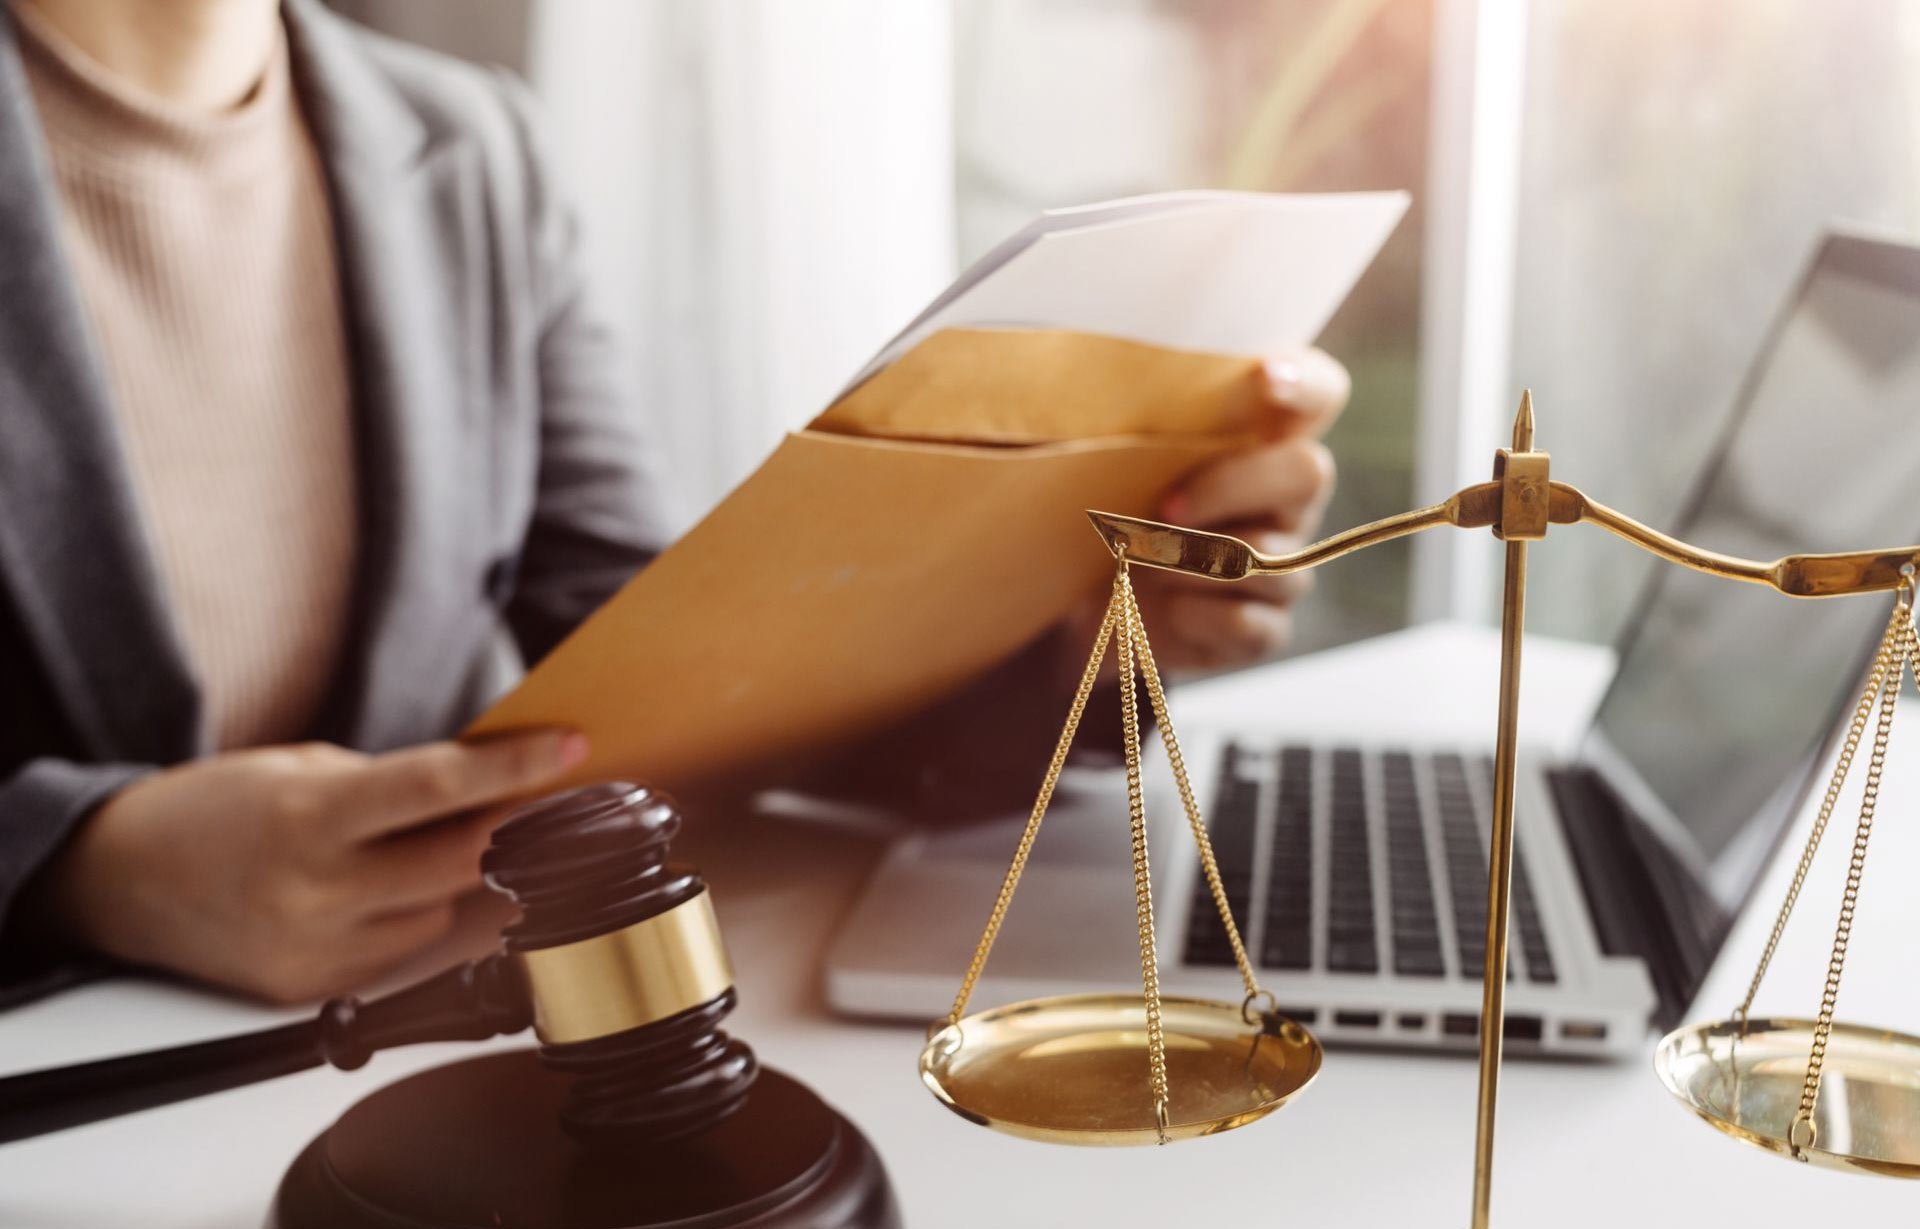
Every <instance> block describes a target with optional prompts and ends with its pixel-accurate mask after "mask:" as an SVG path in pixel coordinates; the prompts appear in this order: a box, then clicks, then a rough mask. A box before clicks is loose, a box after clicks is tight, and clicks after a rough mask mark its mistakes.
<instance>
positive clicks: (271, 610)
mask: <svg viewBox="0 0 1920 1229" xmlns="http://www.w3.org/2000/svg"><path fill="white" fill-rule="evenodd" d="M14 14H15V18H16V24H17V25H18V26H19V28H20V32H21V38H20V40H19V41H20V47H21V54H22V58H23V61H24V63H25V67H26V74H27V80H28V82H29V84H30V86H31V88H32V92H33V98H34V103H35V107H36V109H37V110H38V112H39V116H40V121H41V125H42V128H43V131H44V133H45V136H46V142H47V147H48V150H49V153H50V155H51V160H52V166H53V172H54V180H55V183H56V185H57V187H58V191H59V198H60V200H59V205H60V213H61V220H62V238H63V241H64V244H65V248H66V255H67V257H68V259H69V263H70V266H71V268H72V270H73V274H74V278H75V282H76V285H77V286H78V289H79V292H80V299H81V302H82V303H83V305H84V307H85V309H86V312H87V315H88V317H89V319H90V321H91V324H92V326H93V330H94V337H95V341H96V343H97V350H98V353H99V356H100V358H101V360H102V361H103V363H104V365H105V368H106V372H107V376H108V384H109V387H110V390H111V393H112V396H113V402H114V413H115V418H116V425H117V427H118V432H119V438H120V440H121V442H122V446H123V450H124V452H125V454H126V458H127V460H128V462H129V465H130V468H131V471H132V477H133V485H134V488H135V491H136V492H137V495H138V504H139V507H140V510H141V514H142V517H143V520H144V523H145V528H146V531H147V538H148V541H149V543H150V544H151V547H152V553H153V557H154V559H155V562H156V563H157V565H158V572H159V574H160V577H161V579H162V581H163V582H164V584H165V586H166V591H167V594H168V597H169V600H170V605H171V608H172V611H173V613H174V617H175V623H176V626H177V628H178V631H179V633H180V637H181V639H182V641H183V645H184V648H185V649H186V651H187V654H188V657H189V659H190V661H191V664H192V666H193V669H194V671H195V674H196V677H197V679H198V681H199V684H200V687H201V691H202V695H203V697H204V711H205V720H206V721H207V723H208V726H207V731H206V732H207V734H208V735H209V737H210V739H211V741H212V743H213V745H214V746H216V747H218V748H222V749H226V748H233V747H242V746H251V745H258V744H263V743H272V742H283V741H287V740H290V739H296V738H300V737H303V736H305V735H306V733H307V732H308V730H309V729H310V727H311V725H312V723H313V720H314V717H315V715H316V711H317V709H318V707H319V706H320V704H321V703H322V701H323V698H324V695H325V691H326V688H327V686H328V683H329V681H330V679H331V676H332V673H333V670H334V667H335V665H336V662H337V660H338V657H339V654H340V652H341V647H342V641H343V636H344V633H345V631H346V627H347V622H348V609H349V603H350V602H351V599H352V584H353V573H354V563H355V556H356V539H357V530H358V525H357V516H356V489H355V478H354V439H353V419H352V411H351V400H350V396H351V393H350V380H349V370H348V360H347V352H346V345H345V340H344V329H343V323H342V315H341V300H340V287H339V274H338V266H337V262H336V260H335V249H334V239H333V227H332V222H331V217H330V213H329V208H328V197H327V190H326V180H325V177H324V173H323V170H322V167H321V164H320V161H319V157H318V154H317V152H316V150H315V148H314V144H313V141H312V139H311V136H310V134H309V133H308V131H307V128H306V125H305V122H304V121H303V119H302V117H301V114H300V108H299V106H298V100H297V98H296V96H295V94H294V91H293V88H292V82H291V79H290V70H289V67H288V56H287V46H286V36H285V33H284V31H282V33H281V35H280V37H279V39H278V42H277V44H276V46H275V48H274V51H273V54H272V57H271V59H270V60H269V62H268V64H267V66H266V69H265V72H264V74H263V75H262V77H261V79H260V82H259V84H258V85H257V86H256V87H255V88H254V89H253V90H252V91H251V92H250V93H249V94H248V96H247V97H246V98H245V99H244V100H242V102H241V103H240V104H239V105H237V106H236V107H234V108H232V109H230V110H227V111H225V112H222V113H219V114H213V115H202V114H198V113H189V112H183V111H182V110H181V109H179V108H177V107H172V106H169V105H168V104H167V103H165V102H164V101H162V100H159V99H155V98H152V97H149V96H146V95H145V94H144V93H142V92H141V91H139V90H137V89H135V88H133V87H131V86H130V85H129V84H128V83H126V82H124V81H122V80H120V79H118V78H116V77H115V76H113V75H112V74H111V73H109V72H108V71H107V70H106V69H104V68H102V67H101V66H100V65H99V64H97V63H95V62H93V61H92V60H90V59H89V58H88V57H87V56H86V54H85V53H84V52H82V51H81V50H80V49H79V48H77V47H75V46H74V45H73V44H72V43H71V42H70V41H69V40H67V39H66V38H65V37H64V36H62V35H61V33H60V32H59V31H58V30H56V29H54V28H53V27H52V26H51V25H50V24H49V23H48V22H47V20H46V19H45V18H44V17H40V16H37V15H36V14H35V13H34V11H33V10H32V8H31V7H30V5H18V6H16V7H15V9H14ZM75 497H76V498H85V497H86V496H85V493H83V492H76V495H75Z"/></svg>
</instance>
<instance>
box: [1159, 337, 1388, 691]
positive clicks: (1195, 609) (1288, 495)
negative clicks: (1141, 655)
mask: <svg viewBox="0 0 1920 1229" xmlns="http://www.w3.org/2000/svg"><path fill="white" fill-rule="evenodd" d="M1264 374H1265V377H1266V378H1265V391H1266V394H1267V396H1266V399H1265V401H1264V402H1263V403H1262V405H1261V407H1260V414H1261V421H1260V422H1259V423H1258V424H1257V430H1258V434H1259V436H1260V439H1261V442H1260V443H1259V444H1258V445H1257V446H1255V447H1253V448H1250V449H1246V450H1243V451H1239V452H1233V453H1229V454H1227V455H1225V456H1222V457H1219V458H1217V459H1216V460H1214V461H1212V462H1210V463H1209V464H1207V465H1206V466H1204V467H1203V468H1201V469H1199V470H1197V471H1195V472H1194V473H1193V474H1191V475H1190V476H1189V477H1188V478H1187V479H1186V480H1185V481H1184V482H1182V483H1181V484H1180V485H1179V486H1178V487H1177V488H1175V489H1174V490H1173V491H1170V492H1169V493H1168V494H1167V496H1166V497H1165V499H1164V500H1163V501H1162V503H1161V505H1160V511H1159V517H1160V519H1161V520H1164V521H1167V522H1168V523H1170V524H1175V525H1184V526H1187V527H1189V528H1192V529H1210V530H1213V531H1215V532H1218V533H1230V534H1232V535H1233V536H1235V537H1237V538H1242V539H1244V540H1245V541H1247V542H1248V543H1250V544H1251V545H1252V546H1253V547H1254V549H1256V550H1260V551H1266V552H1269V553H1277V552H1283V551H1291V550H1297V549H1299V548H1300V547H1301V546H1302V545H1304V544H1305V543H1307V542H1308V541H1311V540H1312V538H1313V536H1314V534H1315V532H1316V531H1317V530H1318V529H1319V526H1320V518H1321V514H1322V513H1323V512H1325V510H1326V506H1327V500H1328V499H1329V498H1330V497H1331V496H1332V494H1333V472H1334V471H1333V454H1332V453H1330V452H1328V451H1327V449H1326V446H1325V445H1324V444H1322V443H1321V442H1320V437H1321V436H1322V435H1324V434H1326V431H1327V428H1328V427H1330V426H1332V425H1333V422H1334V419H1336V418H1338V417H1339V416H1340V411H1341V410H1342V409H1344V408H1345V407H1346V404H1347V394H1348V392H1349V389H1350V387H1351V385H1350V382H1349V380H1348V377H1347V369H1346V368H1345V367H1343V366H1341V365H1340V363H1339V362H1338V361H1337V360H1335V359H1334V358H1332V357H1331V356H1330V355H1328V354H1327V353H1326V352H1325V351H1322V350H1317V349H1314V350H1301V351H1297V352H1294V353H1291V354H1283V355H1278V356H1276V357H1274V358H1271V359H1269V360H1268V361H1267V363H1266V370H1265V373H1264ZM1133 583H1134V588H1135V591H1136V592H1137V593H1138V594H1139V598H1140V608H1141V617H1142V619H1143V620H1144V621H1145V622H1146V626H1147V630H1148V633H1149V634H1150V635H1151V636H1152V638H1153V649H1154V657H1155V659H1156V661H1157V662H1158V663H1159V665H1160V667H1161V668H1162V669H1164V670H1222V669H1228V668H1231V667H1234V666H1245V665H1251V664H1253V663H1255V662H1258V661H1261V660H1262V659H1264V658H1267V657H1271V656H1273V655H1274V654H1276V653H1279V652H1281V651H1282V650H1284V649H1285V648H1286V647H1287V644H1288V642H1289V641H1290V640H1291V638H1292V634H1293V615H1292V606H1293V603H1294V602H1296V601H1298V600H1299V599H1300V597H1301V596H1302V595H1304V594H1305V593H1306V592H1307V591H1308V590H1309V589H1311V588H1312V587H1313V579H1312V574H1311V573H1307V572H1301V573H1296V574H1294V575H1291V576H1260V577H1253V578H1250V579H1247V580H1243V581H1239V582H1237V583H1234V584H1230V585H1229V584H1222V583H1220V582H1219V581H1212V580H1204V579H1201V578H1199V577H1194V576H1181V575H1179V574H1177V573H1173V572H1163V571H1160V570H1158V569H1154V568H1135V569H1134V570H1133Z"/></svg>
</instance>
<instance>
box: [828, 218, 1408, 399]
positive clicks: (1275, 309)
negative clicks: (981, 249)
mask: <svg viewBox="0 0 1920 1229" xmlns="http://www.w3.org/2000/svg"><path fill="white" fill-rule="evenodd" d="M1406 208H1407V194H1406V193H1404V192H1352V193H1326V194H1318V195H1300V196H1281V195H1272V194H1267V193H1260V192H1216V191H1190V192H1166V193H1161V194H1158V195H1154V196H1137V197H1130V198H1128V199H1126V200H1118V201H1109V202H1106V203H1103V204H1097V205H1082V206H1077V207H1075V208H1072V209H1055V210H1050V211H1048V212H1046V213H1043V214H1041V215H1040V216H1039V217H1038V218H1036V219H1035V220H1034V221H1032V222H1031V223H1029V224H1028V225H1027V226H1025V227H1023V228H1022V229H1021V230H1020V231H1018V232H1017V233H1015V234H1014V235H1012V236H1011V237H1009V238H1008V239H1006V240H1005V241H1003V242H1002V243H1000V244H999V245H998V246H996V247H995V248H994V249H993V250H992V251H990V252H988V253H987V254H986V255H985V256H983V257H981V258H980V259H979V260H978V261H975V262H974V264H973V265H972V266H971V267H969V268H968V269H967V270H966V271H965V272H964V273H962V274H961V275H960V276H959V278H957V279H956V280H955V281H954V283H953V285H951V286H949V287H948V288H947V289H946V290H945V291H944V292H942V293H941V294H940V295H939V297H937V298H936V299H934V301H933V302H932V303H931V304H929V305H928V307H927V308H926V310H925V311H923V312H921V314H920V315H919V316H918V317H917V318H916V319H915V320H914V321H913V323H911V324H909V325H908V326H907V327H906V328H905V329H904V330H903V331H902V332H901V333H900V334H899V335H898V336H896V337H895V338H894V339H893V340H892V341H890V342H888V343H887V344H886V346H885V347H884V348H882V350H881V351H880V353H879V354H877V355H875V356H874V358H873V359H872V361H870V362H869V363H868V364H867V365H866V366H865V367H864V368H862V369H861V371H860V373H859V374H858V375H857V376H856V377H855V378H854V380H853V382H852V384H850V385H849V386H848V387H850V388H851V387H853V386H854V385H857V384H859V383H861V382H862V381H864V380H866V379H867V378H868V377H869V376H871V375H873V373H874V372H876V371H878V370H880V369H881V368H882V367H885V366H886V365H887V364H888V363H891V362H892V361H893V360H894V359H896V358H898V357H899V356H900V355H901V354H904V353H905V352H907V351H908V350H910V349H912V348H913V347H914V345H915V344H917V343H918V342H919V341H921V340H922V339H923V338H925V337H928V336H930V335H931V334H933V333H936V332H938V331H939V330H941V329H943V328H951V327H961V326H968V327H976V328H978V327H994V326H1002V327H1009V328H1061V329H1075V330H1078V331H1081V332H1087V333H1104V334H1107V335H1109V336H1114V337H1124V338H1128V339H1130V340H1133V341H1144V342H1151V343H1153V344H1156V345H1162V346H1170V347H1174V348H1176V349H1182V350H1204V351H1209V352H1212V353H1216V354H1245V355H1260V354H1271V353H1273V352H1275V351H1278V350H1281V349H1284V348H1286V347H1290V346H1303V345H1306V344H1308V343H1309V342H1311V341H1312V340H1313V339H1314V337H1316V336H1317V335H1318V334H1319V332H1320V330H1321V328H1322V327H1323V326H1324V325H1325V324H1326V322H1327V318H1328V317H1329V316H1331V315H1332V314H1333V312H1334V309H1335V308H1337V307H1338V306H1339V305H1340V302H1341V301H1342V300H1343V299H1345V298H1346V296H1347V292H1348V291H1349V290H1350V289H1351V288H1352V286H1353V283H1354V282H1355V281H1356V280H1357V279H1358V278H1359V276H1360V274H1361V273H1362V271H1364V270H1365V269H1366V267H1367V266H1368V264H1370V263H1371V262H1372V261H1373V258H1374V255H1375V253H1377V252H1378V251H1379V250H1380V245H1381V244H1382V243H1384V242H1386V238H1387V235H1388V234H1390V233H1391V232H1392V230H1393V228H1394V225H1395V224H1396V223H1398V222H1399V220H1400V217H1401V215H1402V214H1404V213H1405V212H1406Z"/></svg>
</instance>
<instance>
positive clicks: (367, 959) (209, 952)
mask: <svg viewBox="0 0 1920 1229" xmlns="http://www.w3.org/2000/svg"><path fill="white" fill-rule="evenodd" d="M586 751H587V745H586V740H585V738H584V737H582V736H581V735H578V734H570V733H566V732H564V731H536V732H531V733H526V734H513V735H506V736H502V737H499V738H492V739H488V740H486V741H484V742H477V743H471V744H462V743H453V742H442V743H431V744H428V745H426V746H421V747H412V748H408V749H406V750H404V751H395V752H390V753H388V754H385V755H375V756H369V755H363V754H361V753H359V752H356V751H349V750H346V749H344V748H341V747H336V746H332V745H330V744H326V743H308V744H303V745H300V746H290V747H267V748H261V749H258V750H249V751H235V752H230V753H228V754H225V755H218V756H213V757H211V758H208V759H203V760H197V761H194V762H191V763H187V764H182V765H180V766H179V767H176V768H171V769H168V770H166V771H164V772H160V773H157V774H155V775H154V776H151V777H148V778H145V779H144V780H141V781H137V782H135V783H134V784H132V785H130V786H128V787H126V788H125V789H123V790H121V791H120V792H119V793H118V794H115V795H114V796H113V797H112V798H110V799H108V800H107V802H106V803H105V804H104V805H102V806H101V807H100V809H99V810H97V811H96V812H94V814H93V815H92V817H90V818H89V819H88V820H87V821H86V822H85V823H84V824H83V825H82V826H81V827H80V829H79V831H78V832H76V833H75V834H74V837H73V839H72V840H71V841H70V842H69V843H68V845H67V847H66V849H65V850H64V851H63V852H62V853H61V854H60V855H59V857H57V858H56V859H55V861H54V862H53V863H52V864H51V865H50V866H49V867H48V868H47V870H46V872H45V876H44V878H43V880H42V884H41V888H40V900H39V902H38V906H39V908H40V910H41V911H42V912H43V915H45V916H46V918H47V920H48V921H49V922H51V923H52V924H53V925H54V926H56V927H57V928H59V929H61V930H63V931H64V932H65V933H66V934H67V935H68V936H70V937H71V938H73V939H75V940H78V941H79V942H82V943H84V944H86V945H87V946H89V947H92V948H94V949H96V950H99V951H103V952H105V953H107V954H109V955H113V956H117V957H120V958H121V959H124V960H130V961H134V962H137V963H141V964H149V965H157V966H160V967H164V968H168V969H173V970H176V971H178V972H182V973H186V974H189V975H192V976H195V977H200V978H204V979H206V980H208V981H211V982H218V983H220V984H222V985H226V986H231V987H233V988H235V989H238V990H243V991H246V992H248V993H251V994H256V995H260V996H263V997H265V998H268V999H273V1000H275V1001H278V1002H286V1003H290V1002H299V1001H302V1000H306V999H312V998H318V997H320V996H322V995H326V994H332V993H336V992H338V991H341V990H345V989H348V988H350V987H352V986H354V985H356V984H358V983H360V982H363V981H365V980H366V979H368V978H369V977H371V976H373V975H374V974H376V973H378V972H380V971H381V970H383V969H385V968H387V967H389V966H391V965H393V964H396V963H398V962H399V961H400V960H402V959H404V958H405V957H406V956H408V955H409V954H411V953H412V952H413V951H415V950H416V949H418V948H419V947H421V946H423V945H425V944H426V943H428V942H430V941H431V940H433V939H435V938H438V937H439V936H440V935H441V934H443V933H444V932H445V931H446V929H447V928H448V926H449V925H450V924H451V922H452V918H453V908H454V902H455V901H456V900H457V899H458V898H459V897H460V896H462V895H464V894H465V893H467V892H470V891H471V890H473V889H474V888H476V887H478V886H479V884H480V853H481V851H482V850H483V849H485V848H486V844H487V841H488V838H489V836H490V834H491V831H492V828H493V824H494V821H495V820H496V819H497V818H498V816H497V808H498V806H499V804H501V803H504V802H507V801H510V800H512V799H514V798H516V797H519V796H522V795H525V794H527V793H528V792H530V791H533V790H535V789H537V788H538V787H540V786H541V785H543V784H546V783H547V782H550V781H552V780H554V779H555V778H557V777H559V776H560V774H561V773H563V772H564V771H565V770H566V769H568V768H570V767H572V766H574V765H575V764H578V763H580V761H581V760H582V759H584V758H585V756H586ZM488 808H493V809H491V810H490V809H488Z"/></svg>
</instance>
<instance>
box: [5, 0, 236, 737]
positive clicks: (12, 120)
mask: <svg viewBox="0 0 1920 1229" xmlns="http://www.w3.org/2000/svg"><path fill="white" fill-rule="evenodd" d="M14 40H15V34H14V28H13V22H12V19H11V18H10V17H6V16H5V15H4V10H3V9H0V252H5V253H6V260H5V262H4V263H0V441H3V443H0V590H4V595H5V596H4V598H0V600H10V601H11V602H12V603H13V604H14V606H15V608H16V609H17V611H18V614H19V617H20V622H21V624H22V625H23V626H24V627H25V628H26V630H27V635H28V637H29V638H30V640H31V641H32V642H33V645H34V648H35V650H36V651H37V657H38V661H39V664H40V666H41V668H42V669H43V670H44V671H45V672H46V674H47V676H48V681H49V682H50V683H51V684H52V685H53V690H54V692H55V694H57V695H59V696H60V697H61V700H62V703H63V706H64V707H65V709H66V712H65V714H64V715H65V717H66V719H67V720H68V722H69V723H70V724H71V725H72V727H73V731H74V733H75V735H76V736H77V737H78V740H79V743H80V746H79V748H78V749H77V750H78V753H79V754H80V755H83V756H85V757H87V758H92V759H98V760H128V761H137V762H151V763H172V762H175V761H177V760H180V759H184V758H186V757H188V756H190V755H192V754H193V753H194V752H195V751H196V750H198V749H199V748H200V747H201V746H202V731H201V720H200V697H199V693H198V690H197V688H196V686H195V684H194V682H193V679H192V676H191V673H190V670H189V666H188V662H187V654H186V649H185V647H184V642H183V640H182V639H181V637H180V635H179V632H178V630H177V628H176V627H175V625H174V623H173V621H172V616H171V614H170V612H169V610H168V607H167V602H166V597H165V591H164V588H163V582H162V580H161V578H160V575H159V571H158V568H157V566H156V565H155V562H154V560H153V557H152V554H151V552H150V549H149V546H148V542H147V538H146V536H145V530H144V528H143V525H142V522H141V519H140V513H139V509H138V506H137V504H136V499H135V493H134V489H133V480H132V474H131V471H130V470H129V468H128V465H127V461H126V458H125V456H124V454H123V453H122V451H121V448H120V441H119V437H118V434H117V432H116V428H115V425H114V417H113V407H112V402H111V400H110V398H111V392H110V389H109V388H108V384H107V378H106V374H105V369H104V367H103V365H102V363H101V362H100V359H99V356H98V355H97V353H96V352H95V350H94V342H93V339H92V334H91V331H90V330H91V326H90V324H89V322H88V320H87V317H86V313H85V311H84V308H83V306H82V304H81V302H80V297H79V293H78V290H77V288H76V287H75V285H74V281H73V277H72V274H71V272H70V270H69V268H68V265H67V261H66V256H65V250H64V247H63V245H62V239H61V234H60V223H59V216H58V209H59V206H58V203H57V202H58V198H57V195H56V191H55V188H54V184H53V176H52V169H51V167H50V166H49V165H48V161H47V156H46V149H45V144H44V141H43V139H42V137H41V133H40V126H39V121H38V119H37V118H36V116H35V113H34V108H33V99H32V96H31V94H30V93H29V90H28V86H27V81H26V76H25V73H24V70H23V69H22V67H21V64H20V57H19V49H18V47H17V46H16V45H15V41H14ZM50 716H51V715H50Z"/></svg>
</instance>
